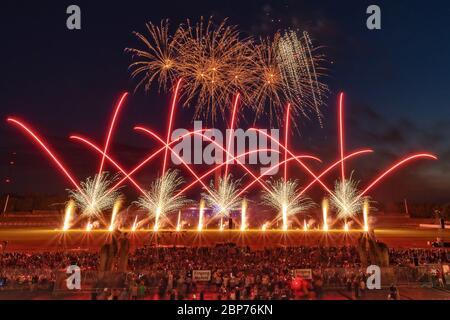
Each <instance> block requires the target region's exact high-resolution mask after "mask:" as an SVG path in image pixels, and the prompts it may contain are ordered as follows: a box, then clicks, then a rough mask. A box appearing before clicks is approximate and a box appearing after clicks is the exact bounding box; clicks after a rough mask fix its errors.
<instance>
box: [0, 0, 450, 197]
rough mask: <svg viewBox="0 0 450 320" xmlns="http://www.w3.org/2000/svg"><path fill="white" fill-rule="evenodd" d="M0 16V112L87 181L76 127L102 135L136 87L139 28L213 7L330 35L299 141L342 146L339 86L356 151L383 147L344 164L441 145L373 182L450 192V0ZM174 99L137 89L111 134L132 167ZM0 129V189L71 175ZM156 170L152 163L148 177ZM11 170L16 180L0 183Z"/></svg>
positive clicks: (260, 24)
mask: <svg viewBox="0 0 450 320" xmlns="http://www.w3.org/2000/svg"><path fill="white" fill-rule="evenodd" d="M70 4H78V5H79V6H80V7H81V9H82V30H81V31H75V32H74V31H68V30H67V29H66V26H65V22H66V17H67V16H66V14H65V10H66V7H67V6H68V5H70ZM369 4H378V5H379V6H380V7H381V9H382V30H379V31H369V30H368V29H367V28H366V25H365V24H366V17H367V15H366V14H365V11H366V8H367V6H368V5H369ZM0 15H1V20H0V21H1V22H0V23H1V28H0V32H1V38H2V50H1V53H0V55H1V57H2V59H1V61H2V68H1V70H2V77H1V78H0V104H1V109H0V110H1V112H0V116H1V118H2V119H5V117H6V116H7V115H17V116H20V117H21V118H23V119H26V120H27V121H28V122H29V123H31V124H32V125H33V126H34V127H35V128H37V129H39V131H40V132H41V133H42V135H43V136H45V137H46V138H47V139H48V140H49V142H50V143H51V144H52V146H54V148H55V149H56V150H57V151H58V153H59V154H61V155H62V158H63V159H64V160H65V161H66V162H67V163H68V165H69V166H70V167H71V168H72V170H73V171H74V172H75V173H76V175H77V176H78V177H80V179H82V178H85V177H87V176H89V175H92V173H93V172H95V171H94V170H95V168H96V166H97V158H96V157H95V156H93V155H91V154H90V153H88V152H86V151H85V150H84V149H82V148H79V147H78V146H76V145H74V144H73V143H71V142H67V137H68V136H69V135H70V134H71V133H73V132H79V133H84V134H86V135H88V136H91V137H93V138H95V139H97V140H99V139H102V140H103V137H102V135H103V131H104V129H105V127H106V125H107V121H108V119H109V112H110V111H111V107H112V105H113V103H114V101H115V100H116V99H117V97H118V95H119V94H120V92H123V91H126V90H132V88H133V82H132V81H130V80H129V74H128V71H127V67H128V64H129V62H130V58H129V56H128V55H127V54H125V53H124V52H123V50H124V48H125V47H130V46H135V45H136V44H137V42H136V40H135V38H134V37H133V36H132V34H131V32H132V31H134V30H136V31H143V30H144V23H145V22H147V21H152V22H159V21H160V20H161V19H163V18H169V19H170V20H171V21H172V23H173V24H174V25H176V24H177V23H179V22H182V21H184V20H185V19H186V18H191V19H193V20H198V18H199V17H200V16H210V15H214V17H216V19H217V20H220V19H222V18H225V17H229V21H230V23H232V24H237V25H239V26H240V29H241V30H242V31H243V33H244V34H247V35H252V36H260V35H270V34H273V33H274V32H275V31H276V30H277V29H284V28H289V27H297V28H300V29H303V30H307V31H309V32H310V34H311V36H312V37H313V38H314V39H315V41H316V43H317V44H320V45H322V46H324V48H323V52H324V53H325V54H326V55H327V57H328V59H329V61H332V62H333V63H332V64H330V65H329V66H328V67H329V77H328V78H327V79H326V82H327V83H328V84H329V86H330V89H331V93H330V97H329V101H328V106H327V108H325V109H324V123H325V126H324V128H323V129H320V128H318V126H317V123H316V122H314V121H311V122H305V123H303V124H302V125H301V128H300V136H301V138H300V139H296V141H297V142H296V147H297V148H298V149H300V148H302V150H306V151H310V152H314V153H316V154H318V155H320V156H322V157H323V158H324V159H325V160H327V159H328V160H332V159H334V158H335V157H336V155H337V144H336V143H337V141H336V134H335V133H336V117H335V109H336V103H335V102H336V98H337V93H338V92H339V91H340V90H343V91H345V92H346V95H347V133H348V135H347V145H348V149H349V150H351V149H355V148H359V147H362V146H363V147H373V148H374V149H375V151H376V152H377V155H375V156H370V157H367V158H361V159H359V160H358V161H354V162H351V163H349V167H350V166H352V167H354V169H355V175H356V176H357V178H358V179H360V180H361V184H362V185H364V184H365V183H367V182H369V180H370V178H371V177H372V176H374V174H375V173H377V172H379V171H380V170H381V169H382V168H383V167H385V166H387V165H388V164H389V163H390V162H392V161H394V160H395V159H397V158H400V157H401V156H403V155H406V154H407V153H409V152H412V151H417V150H418V151H424V150H427V151H430V152H433V153H436V154H437V155H438V156H439V157H440V160H439V161H438V162H428V161H425V162H422V163H418V164H414V165H412V166H411V167H409V168H406V169H404V170H403V171H401V172H399V173H398V174H397V175H395V176H393V177H392V178H390V179H389V180H388V181H387V182H386V184H385V185H384V186H383V187H381V188H379V189H377V190H376V191H375V192H374V194H373V197H374V198H375V199H381V200H385V201H386V200H392V201H397V200H399V199H402V198H404V197H408V198H412V199H415V200H417V201H446V200H447V198H448V196H449V195H450V175H449V169H450V166H449V160H450V148H449V145H448V143H447V141H448V140H449V138H450V126H449V124H450V108H449V107H450V106H449V101H450V59H449V57H450V36H449V34H450V24H449V23H448V18H449V17H450V4H448V2H447V1H438V0H433V1H427V2H425V1H400V0H396V1H356V0H355V1H328V0H314V1H312V0H310V1H307V0H304V1H298V0H297V1H280V0H277V1H242V0H241V1H222V2H221V1H158V2H156V1H134V0H129V1H70V2H68V1H57V2H56V1H2V3H1V5H0ZM272 20H274V21H275V22H272ZM278 20H280V21H279V22H278ZM155 92H156V90H155ZM167 100H168V97H167V96H165V95H157V94H156V93H154V94H151V95H150V96H145V95H144V94H142V93H140V92H138V93H137V94H136V95H134V96H133V97H132V98H130V99H129V101H128V103H127V107H126V109H125V111H124V117H123V118H122V121H121V123H120V126H119V129H118V132H117V135H116V138H115V144H114V146H113V153H114V154H115V155H117V157H120V158H121V159H122V161H123V162H124V163H125V164H127V165H128V166H131V165H133V164H134V163H135V162H136V160H137V159H140V158H141V157H142V156H143V155H144V154H146V151H147V149H148V148H149V147H152V146H153V145H151V144H150V143H149V142H147V141H146V140H145V139H144V138H142V137H141V136H139V135H136V134H135V133H134V132H133V131H132V127H133V125H135V124H147V125H149V126H151V127H154V128H156V129H158V130H163V129H164V126H163V124H164V123H165V118H166V115H165V113H166V112H167ZM180 114H181V115H180V117H179V118H177V121H178V122H177V124H176V125H177V126H178V127H182V126H185V127H187V126H189V123H190V120H191V110H183V111H180ZM162 120H164V121H162ZM0 128H1V129H0V130H1V131H0V134H1V136H2V139H1V140H0V157H1V163H0V174H1V178H2V183H1V188H0V192H3V193H4V192H10V191H13V192H17V193H30V192H36V190H39V191H43V192H47V193H57V192H61V190H63V189H64V188H65V187H68V185H66V183H65V181H64V180H63V179H61V178H60V177H59V176H58V175H57V174H56V173H55V172H54V171H53V166H52V165H51V164H49V163H48V162H47V160H46V159H45V158H44V157H42V156H41V155H40V154H39V153H38V152H37V150H36V148H35V147H34V146H32V145H31V144H30V143H29V141H28V140H27V138H25V137H24V136H23V135H21V133H19V132H18V131H17V130H15V129H14V128H11V127H9V126H8V125H6V124H5V123H4V122H3V124H2V125H1V126H0ZM161 132H162V131H161ZM12 152H16V153H17V154H16V155H15V156H12V155H11V154H12ZM11 159H14V161H15V165H14V166H13V168H12V167H11V166H10V165H9V161H10V160H11ZM155 170H157V169H154V168H151V167H149V168H148V169H147V170H146V171H145V172H143V174H142V175H141V176H140V178H141V181H142V182H146V181H148V180H149V177H150V176H151V175H152V174H154V172H155ZM294 173H296V174H298V177H299V178H300V179H302V175H301V174H300V173H299V172H298V173H297V172H296V171H294ZM7 177H9V178H11V183H5V179H6V178H7ZM330 179H331V178H330ZM331 181H332V179H331V180H330V182H331Z"/></svg>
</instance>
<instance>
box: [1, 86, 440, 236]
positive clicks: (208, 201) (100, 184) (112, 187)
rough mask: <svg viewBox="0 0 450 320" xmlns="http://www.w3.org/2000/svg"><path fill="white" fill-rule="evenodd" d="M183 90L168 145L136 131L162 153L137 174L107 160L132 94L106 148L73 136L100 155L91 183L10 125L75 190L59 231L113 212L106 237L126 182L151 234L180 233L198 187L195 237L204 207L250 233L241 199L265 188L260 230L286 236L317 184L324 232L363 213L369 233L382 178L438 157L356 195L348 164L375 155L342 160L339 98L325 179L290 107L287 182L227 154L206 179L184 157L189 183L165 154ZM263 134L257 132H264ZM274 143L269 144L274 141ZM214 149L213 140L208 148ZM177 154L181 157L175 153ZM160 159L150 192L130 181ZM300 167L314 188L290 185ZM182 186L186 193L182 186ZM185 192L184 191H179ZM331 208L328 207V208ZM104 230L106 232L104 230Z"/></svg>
mask: <svg viewBox="0 0 450 320" xmlns="http://www.w3.org/2000/svg"><path fill="white" fill-rule="evenodd" d="M179 90H180V81H178V82H177V86H176V89H175V91H174V94H173V100H172V103H171V110H170V119H169V126H168V129H167V135H166V139H163V138H162V137H160V136H159V135H158V134H156V133H155V132H153V131H152V130H150V129H147V128H144V127H136V128H135V129H136V130H138V131H141V132H144V133H146V134H148V135H149V136H151V137H153V138H154V139H155V140H157V141H158V142H159V143H160V144H161V145H162V146H161V147H160V148H159V149H157V150H156V151H154V152H152V153H150V154H149V155H148V156H147V157H146V158H145V159H143V160H142V161H140V162H139V163H138V164H137V165H136V166H135V167H134V168H133V169H132V170H130V171H126V170H125V169H123V167H122V166H121V165H120V164H119V163H118V161H117V160H116V159H114V158H112V157H111V156H110V155H109V152H108V148H109V145H110V143H111V138H112V134H113V131H114V128H115V125H116V122H117V120H118V118H119V117H118V115H119V113H120V110H121V108H122V105H123V103H124V100H125V98H126V96H127V94H124V95H122V96H121V98H120V100H119V102H118V104H117V106H116V108H115V110H114V113H113V117H112V120H111V123H110V126H109V130H108V133H107V137H106V142H105V145H104V146H103V148H101V147H99V146H97V145H96V144H95V143H93V142H91V141H90V140H88V139H87V138H83V137H81V136H79V135H75V136H71V139H73V140H75V141H79V142H81V143H83V144H85V145H86V146H87V147H89V148H90V149H92V150H93V151H96V152H97V153H99V154H100V155H101V156H102V157H101V158H102V159H101V163H100V168H99V173H98V174H96V175H95V176H94V178H88V179H86V180H85V181H84V182H81V183H78V182H77V181H76V180H75V178H74V177H73V176H72V174H71V173H70V172H69V170H68V169H67V168H66V166H65V165H64V164H63V163H62V161H61V160H60V159H59V157H58V156H57V155H56V154H55V153H54V152H53V151H52V150H51V149H50V147H49V146H48V145H47V143H46V142H45V141H44V140H43V139H42V138H41V137H40V136H39V135H38V134H37V133H35V131H33V130H32V129H31V128H30V127H29V126H28V125H26V124H25V123H24V122H23V121H20V120H17V119H15V118H8V122H10V123H11V124H14V125H16V126H17V127H18V128H20V129H22V131H23V132H24V133H26V134H27V135H28V136H29V137H31V138H32V140H33V141H34V142H35V143H36V144H37V145H38V146H39V147H40V148H41V149H42V150H43V151H44V152H45V154H47V155H48V157H49V159H50V160H52V161H53V162H54V164H55V165H56V166H57V167H59V169H60V170H61V172H62V173H63V174H64V175H65V176H66V177H67V179H68V181H69V182H70V183H71V184H72V185H73V186H74V189H73V190H69V196H70V200H69V202H68V203H67V206H66V213H65V217H64V223H63V226H62V230H64V231H67V230H69V229H70V227H71V225H74V224H76V222H74V221H73V218H74V214H75V211H76V209H77V208H78V209H79V210H80V212H81V215H80V218H83V217H87V218H88V221H87V224H86V230H87V231H90V230H92V229H93V228H94V226H95V225H96V224H97V225H98V223H99V222H98V221H96V222H94V221H93V220H94V219H96V218H100V220H101V218H102V217H103V214H104V213H105V211H108V210H110V209H112V213H111V219H110V223H109V226H108V230H109V231H114V230H115V229H117V228H120V227H123V226H120V224H119V222H118V215H119V214H120V212H119V209H120V207H121V205H122V203H123V197H122V196H121V194H120V192H119V190H120V188H121V187H122V185H123V183H124V182H125V181H129V182H130V185H131V186H134V187H135V188H136V190H137V191H139V192H140V193H141V196H140V198H139V199H138V201H136V202H134V204H135V205H137V206H138V207H140V208H142V209H144V210H145V211H146V212H147V213H148V218H147V220H148V219H153V220H154V227H153V231H155V232H156V231H159V230H160V226H162V225H163V224H167V221H169V220H170V219H169V214H171V213H175V212H177V211H178V220H177V224H176V231H180V230H181V229H182V225H181V210H182V209H183V208H184V207H185V206H186V205H187V204H188V203H189V200H188V199H187V198H186V197H185V196H184V194H185V193H186V192H187V191H188V190H189V189H191V188H192V187H194V186H195V185H197V184H200V185H201V186H202V188H203V190H204V192H203V193H202V199H201V201H200V206H199V223H198V227H197V228H196V229H197V230H198V231H202V230H203V229H204V228H205V226H207V224H208V223H209V222H210V221H207V219H206V217H205V214H204V210H205V208H206V206H207V207H208V208H211V209H212V210H213V212H214V214H213V217H212V218H210V219H215V218H217V219H220V224H219V230H224V223H223V220H224V219H226V218H229V217H230V215H231V213H232V212H233V211H237V210H239V209H241V226H240V230H241V231H245V230H248V229H249V226H250V224H251V221H250V220H249V217H248V215H247V206H248V204H247V200H246V199H245V198H244V194H245V192H247V191H248V190H249V189H250V188H251V187H253V186H254V185H255V184H259V185H260V186H261V188H262V203H263V204H264V205H266V206H268V207H271V208H272V209H274V210H275V211H276V212H277V216H276V218H275V219H274V221H272V222H266V223H264V224H263V225H262V226H261V230H262V231H266V230H268V229H269V228H271V229H272V225H273V223H274V222H278V221H282V230H284V231H287V230H288V229H289V225H290V224H289V222H290V221H289V219H291V218H292V217H294V216H298V215H303V216H304V217H305V216H306V212H307V211H308V210H309V209H310V208H312V207H313V206H314V203H313V202H312V200H310V199H309V198H308V197H307V196H306V192H307V191H308V190H309V189H310V188H311V187H312V186H313V185H315V184H318V185H320V186H321V187H322V188H323V189H324V190H325V191H326V192H327V194H328V196H327V197H325V198H324V200H323V202H322V214H323V216H322V221H323V226H322V230H323V231H328V230H329V223H328V221H329V211H330V209H333V210H334V211H335V213H336V214H337V219H338V220H344V221H345V226H344V230H346V231H347V230H348V229H349V225H348V224H347V220H348V219H354V218H356V216H357V215H358V214H360V213H362V223H360V224H361V229H362V230H364V231H368V230H369V218H368V216H369V210H370V207H369V204H370V202H369V197H368V196H367V194H368V192H369V191H371V190H372V189H373V188H374V187H375V186H376V185H378V184H379V183H380V181H382V180H383V179H384V178H386V177H387V176H388V175H390V174H391V173H392V172H393V171H395V170H396V169H398V168H400V167H402V166H403V165H405V164H406V163H408V162H410V161H412V160H415V159H419V158H423V159H436V157H435V156H434V155H431V154H427V153H419V154H414V155H411V156H408V157H406V158H404V159H402V160H400V161H398V162H397V163H395V164H394V165H392V166H391V167H389V168H388V169H387V170H385V171H383V172H382V173H381V174H380V175H378V176H377V177H376V178H375V179H374V180H373V181H372V182H371V183H369V185H368V186H367V187H366V188H364V189H361V190H360V189H358V183H357V182H355V181H354V180H353V178H352V175H350V177H348V178H347V177H346V175H345V165H344V164H345V161H346V160H348V159H350V158H353V157H356V156H359V155H363V154H368V153H371V152H373V151H372V150H370V149H363V150H358V151H355V152H352V153H350V154H346V153H345V149H344V130H343V129H344V121H343V118H344V115H343V105H344V101H343V100H344V95H343V94H340V96H339V142H340V143H339V149H340V157H339V159H337V160H336V162H334V163H332V164H331V165H330V166H328V167H327V168H326V169H325V170H323V171H322V172H320V173H315V172H314V171H313V170H312V169H311V168H310V167H309V166H308V165H307V164H306V163H305V162H304V159H312V160H316V161H320V159H318V158H316V157H313V156H309V155H298V154H297V155H296V154H294V153H293V151H292V150H291V149H290V148H289V147H288V140H287V137H288V130H289V121H290V112H289V111H290V106H289V105H288V107H287V108H286V118H285V119H286V123H285V130H286V132H285V141H284V143H281V142H280V141H277V140H275V141H274V142H276V143H277V144H279V146H280V149H281V150H283V151H284V154H285V159H284V160H283V161H282V162H280V163H278V164H276V165H274V166H273V167H272V168H270V169H269V170H268V171H270V170H272V169H274V168H275V167H279V166H283V165H284V178H279V179H272V180H268V181H265V180H264V177H265V174H261V175H257V174H256V173H254V172H253V171H252V170H251V169H250V168H249V167H247V166H246V165H244V164H243V163H242V162H240V161H239V158H240V157H242V156H243V154H239V155H236V157H233V156H232V154H231V152H230V150H227V149H224V151H225V152H226V153H227V157H228V159H227V161H226V162H225V163H222V164H219V165H216V166H214V167H213V168H212V169H210V170H208V171H207V172H206V173H203V174H198V173H197V172H196V171H195V170H194V169H193V168H192V166H191V165H189V164H187V163H186V162H184V161H183V160H182V159H181V158H179V160H180V161H182V165H183V166H184V167H185V168H186V172H189V173H190V174H191V175H192V177H193V178H194V179H193V181H192V182H190V183H187V185H186V186H184V184H185V180H184V179H183V178H182V177H181V176H180V175H179V171H177V170H173V169H167V162H168V154H169V152H172V151H173V149H172V145H173V144H174V143H177V141H179V140H174V141H170V136H171V132H172V124H173V117H174V114H175V109H176V105H177V99H178V95H179ZM237 102H238V99H236V100H235V103H234V108H233V113H232V115H233V119H232V121H231V128H233V126H234V122H235V121H234V117H235V114H236V112H237V108H238V103H237ZM255 130H258V132H264V131H263V130H259V129H255ZM186 135H199V136H201V137H203V138H205V139H208V137H207V136H206V135H204V134H203V133H202V132H198V131H190V132H188V133H187V134H186ZM269 138H270V137H269ZM211 142H212V143H213V141H211ZM259 151H261V150H260V149H257V150H251V151H248V152H246V153H245V154H249V153H250V152H259ZM173 154H174V155H176V153H173ZM158 156H161V157H163V166H162V167H163V169H162V174H161V175H160V177H158V178H156V179H155V181H154V182H153V183H152V184H151V185H150V187H149V190H148V191H146V190H145V189H143V188H142V187H141V186H140V185H139V184H138V183H137V182H136V180H135V179H134V178H133V175H134V174H136V172H138V171H139V170H141V169H142V168H143V167H144V166H145V165H147V164H149V163H150V162H151V161H152V160H154V159H155V158H157V157H158ZM231 160H235V161H236V162H237V166H239V167H241V168H242V169H243V170H244V171H245V173H246V174H247V175H249V176H251V177H252V179H251V181H250V182H248V183H247V184H243V182H242V178H241V179H234V178H233V176H232V175H231V174H230V173H228V171H229V168H228V165H229V162H230V161H231ZM291 161H292V162H295V163H297V164H298V165H299V166H300V167H301V168H302V169H304V171H305V173H306V174H307V175H308V176H310V177H311V181H310V182H309V183H308V184H306V185H305V186H304V187H300V186H299V183H298V181H296V180H291V179H289V177H288V163H289V162H291ZM106 163H109V164H110V165H112V166H113V167H115V168H116V169H117V170H118V173H117V174H115V175H109V174H108V173H106V172H105V171H103V168H104V165H105V164H106ZM224 166H225V174H224V175H223V176H222V178H220V180H219V182H218V184H217V185H214V184H213V183H212V182H211V184H210V185H209V186H208V184H207V183H205V182H204V180H205V179H207V178H208V177H209V176H210V175H211V174H214V173H215V171H217V170H221V169H222V167H224ZM339 167H340V169H341V178H340V180H337V181H336V183H335V189H334V190H332V189H330V188H329V187H328V186H327V185H326V184H325V183H324V182H323V180H322V178H323V177H324V176H325V175H327V174H328V173H329V172H331V171H333V170H334V169H336V168H339ZM183 186H184V187H183ZM182 187H183V188H182ZM329 204H330V205H329ZM127 212H128V211H127ZM143 222H144V220H143V221H138V218H137V216H136V217H135V219H134V222H133V225H132V226H131V230H132V231H137V230H139V229H140V226H141V225H143ZM103 224H104V225H106V223H104V221H103ZM308 227H309V226H308V224H307V222H306V220H304V223H303V230H305V231H307V230H308Z"/></svg>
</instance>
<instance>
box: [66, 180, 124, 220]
mask: <svg viewBox="0 0 450 320" xmlns="http://www.w3.org/2000/svg"><path fill="white" fill-rule="evenodd" d="M116 180H117V176H109V174H108V173H107V172H102V173H101V174H96V175H95V176H94V178H91V177H89V178H87V179H86V180H85V181H83V182H81V183H80V190H68V191H69V196H70V198H72V199H73V200H74V201H75V203H76V206H77V207H78V208H80V210H81V212H82V214H83V215H86V216H89V217H96V216H100V215H101V214H102V212H103V211H105V210H108V209H111V208H113V207H114V203H115V202H116V200H117V199H119V198H120V197H121V194H120V192H119V189H111V186H112V184H113V183H114V182H115V181H116Z"/></svg>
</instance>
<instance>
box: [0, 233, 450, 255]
mask: <svg viewBox="0 0 450 320" xmlns="http://www.w3.org/2000/svg"><path fill="white" fill-rule="evenodd" d="M124 232H127V233H128V236H129V237H130V240H131V247H132V249H133V248H136V247H141V246H144V245H155V244H158V245H161V246H174V245H176V246H215V245H216V244H220V243H227V242H232V243H236V244H237V245H239V246H250V247H251V248H255V249H257V248H264V247H282V246H312V245H320V246H335V245H338V246H339V245H351V244H355V243H356V241H357V240H358V238H359V237H360V236H361V234H362V232H361V231H357V230H350V231H349V232H344V231H340V230H339V231H335V230H331V231H328V232H323V231H317V230H310V231H302V230H290V231H287V232H283V231H274V230H268V231H265V232H262V231H260V230H248V231H245V232H241V231H240V230H231V231H230V230H224V231H218V230H204V231H202V232H198V231H193V230H191V231H181V232H175V231H165V230H160V231H158V232H157V233H155V232H153V231H136V232H129V230H124ZM374 233H375V235H376V237H377V239H378V240H380V241H382V242H385V243H386V244H387V245H388V246H389V247H392V248H426V247H429V244H428V242H430V241H435V240H436V237H438V236H439V237H440V238H441V239H442V240H443V241H447V242H448V241H450V230H448V229H447V230H439V231H438V230H436V229H417V228H398V229H375V230H374ZM110 238H111V233H110V232H108V231H102V230H93V231H91V232H86V231H84V230H69V231H66V232H62V231H60V230H43V229H0V242H2V241H8V245H7V247H6V250H8V251H13V250H19V251H22V250H23V251H35V250H48V251H51V250H61V249H64V250H73V249H86V250H89V249H92V250H98V248H99V247H100V246H101V245H102V244H103V243H105V242H106V241H108V239H110Z"/></svg>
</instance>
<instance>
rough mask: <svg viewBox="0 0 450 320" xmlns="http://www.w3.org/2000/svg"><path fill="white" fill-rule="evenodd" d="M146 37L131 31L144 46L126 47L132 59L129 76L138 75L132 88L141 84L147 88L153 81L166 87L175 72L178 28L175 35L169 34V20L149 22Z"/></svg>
mask: <svg viewBox="0 0 450 320" xmlns="http://www.w3.org/2000/svg"><path fill="white" fill-rule="evenodd" d="M146 27H147V31H148V34H149V36H148V37H146V36H145V35H144V34H142V33H139V32H134V33H133V34H134V35H135V36H136V37H137V38H138V39H139V40H140V41H141V42H142V43H143V45H144V47H145V48H144V49H135V48H127V49H125V51H126V52H129V53H130V54H131V55H132V57H133V60H134V62H133V63H131V64H130V67H129V68H130V70H131V76H132V78H140V80H139V82H138V84H137V85H136V90H137V89H138V88H139V87H141V86H143V87H144V89H145V91H149V90H150V88H151V85H152V83H153V81H154V80H157V81H158V84H159V88H160V89H163V90H167V88H168V86H169V85H170V84H171V83H172V82H173V81H174V78H175V76H176V75H177V72H179V66H180V62H179V60H178V49H179V45H178V39H179V38H180V31H179V29H178V30H177V32H175V36H173V37H172V36H170V34H169V21H168V20H163V21H161V24H160V25H159V26H157V25H154V24H153V23H151V22H149V23H147V24H146Z"/></svg>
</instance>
